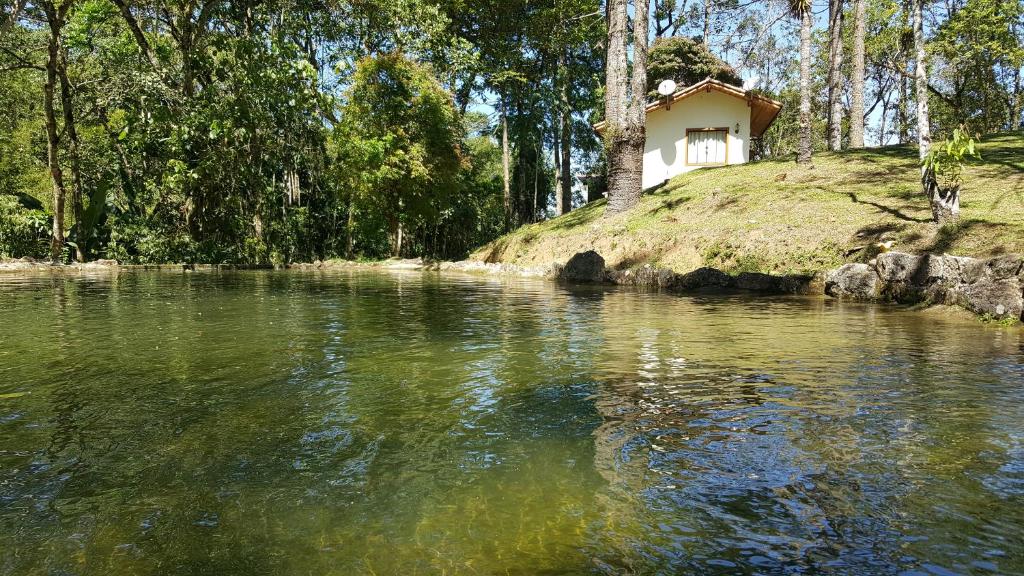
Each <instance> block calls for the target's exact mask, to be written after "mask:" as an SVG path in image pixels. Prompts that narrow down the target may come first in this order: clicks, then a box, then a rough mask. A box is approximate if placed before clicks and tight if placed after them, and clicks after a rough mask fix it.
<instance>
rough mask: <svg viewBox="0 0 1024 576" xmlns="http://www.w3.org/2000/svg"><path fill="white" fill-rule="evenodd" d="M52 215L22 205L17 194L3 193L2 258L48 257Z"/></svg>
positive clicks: (0, 206)
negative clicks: (48, 239)
mask: <svg viewBox="0 0 1024 576" xmlns="http://www.w3.org/2000/svg"><path fill="white" fill-rule="evenodd" d="M49 228H50V217H49V216H48V215H47V214H46V213H45V212H43V211H42V210H33V209H29V208H25V207H24V206H22V205H21V202H19V200H18V198H17V197H15V196H11V195H7V194H0V258H20V257H22V256H29V257H32V258H45V257H46V256H47V252H48V249H49V245H48V243H47V238H48V235H47V232H48V230H49Z"/></svg>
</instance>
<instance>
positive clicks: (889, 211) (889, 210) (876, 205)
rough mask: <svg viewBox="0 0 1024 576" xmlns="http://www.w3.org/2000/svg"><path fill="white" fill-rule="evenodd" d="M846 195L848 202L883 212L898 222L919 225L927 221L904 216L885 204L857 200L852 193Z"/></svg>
mask: <svg viewBox="0 0 1024 576" xmlns="http://www.w3.org/2000/svg"><path fill="white" fill-rule="evenodd" d="M846 195H847V196H849V197H850V200H851V201H852V202H853V203H854V204H864V205H865V206H872V207H874V208H877V209H878V210H880V211H882V212H885V213H886V214H889V215H892V216H895V217H896V218H899V219H900V220H905V221H907V222H917V223H919V224H921V223H924V222H928V221H929V220H928V219H927V218H915V217H913V216H910V215H908V214H905V213H903V212H902V211H901V210H900V209H899V208H893V207H892V206H886V205H885V204H879V203H878V202H871V201H870V200H860V199H858V198H857V195H856V194H854V193H853V192H847V193H846Z"/></svg>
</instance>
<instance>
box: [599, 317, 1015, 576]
mask: <svg viewBox="0 0 1024 576" xmlns="http://www.w3.org/2000/svg"><path fill="white" fill-rule="evenodd" d="M660 303H661V304H662V307H661V308H660V309H658V310H652V308H653V306H650V305H648V304H647V303H646V302H645V301H644V300H643V299H637V298H632V299H628V300H627V299H623V300H621V301H617V300H615V299H614V298H612V297H609V298H606V300H605V310H604V314H603V316H604V317H605V318H607V319H608V320H609V321H608V322H606V324H605V339H606V341H608V342H611V343H614V344H613V345H612V346H610V347H609V348H606V350H605V351H604V352H605V354H604V355H603V356H602V365H601V368H602V372H601V374H602V377H603V379H602V382H601V385H600V388H599V393H598V399H597V400H596V405H597V406H598V408H599V411H600V412H601V414H602V416H603V418H604V422H603V424H602V426H600V427H599V428H598V429H597V431H596V433H595V446H596V454H597V456H596V461H597V464H596V465H597V466H598V468H599V470H601V471H602V473H603V474H604V475H605V477H606V479H607V480H608V482H609V483H610V485H612V486H614V487H617V490H613V491H611V492H610V494H614V495H615V496H612V497H611V500H612V501H613V502H612V507H613V509H615V510H616V514H618V515H622V516H625V517H627V518H630V519H631V520H630V521H631V522H632V523H633V524H635V525H636V526H638V528H637V529H636V532H637V533H639V534H644V533H647V534H653V536H647V537H640V538H638V539H637V540H636V541H635V542H634V545H635V546H636V547H638V548H640V549H644V550H646V551H647V553H648V554H650V555H651V557H653V558H657V559H658V560H656V561H654V563H655V565H661V564H658V563H659V562H671V563H677V564H678V565H679V566H682V567H688V568H689V569H701V570H707V569H709V567H710V565H709V564H707V562H708V561H709V560H711V559H714V558H717V559H720V560H729V561H731V562H735V563H737V564H738V565H740V566H746V567H747V568H749V569H753V568H754V567H756V566H760V567H761V568H762V569H765V568H770V567H772V566H775V567H776V568H781V567H783V566H790V567H797V566H804V567H813V566H818V567H821V566H824V565H826V563H830V562H835V563H838V564H836V566H844V565H845V566H853V565H857V564H858V563H860V564H861V565H863V566H865V567H870V566H872V565H874V566H875V569H878V570H883V571H884V570H886V569H890V568H891V567H892V566H896V565H900V564H901V562H902V563H903V564H904V565H908V566H911V567H913V566H914V565H915V564H914V562H913V561H912V560H910V561H908V559H907V558H906V551H907V550H908V548H907V547H906V546H904V544H903V543H902V541H901V538H903V537H904V536H908V535H911V534H915V533H918V534H919V533H920V531H919V530H918V531H916V532H915V530H914V525H915V524H916V525H917V526H931V527H930V528H929V530H936V531H938V532H937V533H936V534H933V535H931V537H930V539H931V540H933V541H934V540H946V541H948V542H949V548H948V549H953V548H952V547H953V546H960V547H963V546H965V545H966V546H969V547H975V548H976V547H977V543H974V544H970V543H969V542H967V540H966V539H968V538H969V537H970V536H967V534H974V535H975V536H977V535H978V534H979V533H981V532H984V531H985V529H984V527H983V526H981V524H982V523H981V522H979V521H978V519H977V518H970V514H971V513H970V512H968V510H969V509H971V508H972V507H975V508H974V509H975V510H977V509H978V508H976V507H977V506H979V505H980V506H983V507H987V508H992V507H997V508H998V507H1000V504H999V503H998V502H997V501H996V500H995V495H993V494H991V493H990V492H987V491H986V490H984V489H980V486H979V482H978V480H977V479H972V478H971V477H970V476H971V474H972V472H971V471H970V470H969V468H971V466H972V465H973V473H978V474H982V475H986V474H987V477H991V473H992V472H993V468H994V467H998V465H999V463H1000V462H1004V461H1005V459H1004V458H1001V457H996V458H994V459H991V458H990V456H991V454H990V455H985V452H986V450H988V451H989V452H990V453H991V450H992V449H991V447H990V448H986V447H985V444H986V443H987V442H990V440H991V435H990V433H995V434H996V436H999V431H998V430H993V424H997V426H996V427H997V428H998V427H999V426H1001V427H1002V428H1003V430H1004V433H1005V431H1006V430H1007V429H1016V430H1018V431H1019V424H1018V425H1015V426H1011V425H1009V423H1008V422H1006V421H1005V420H1004V421H1002V422H998V423H993V422H992V416H993V414H994V413H996V412H998V413H1000V414H1003V415H1004V418H1005V414H1006V413H1007V412H1006V410H1005V409H1004V407H1005V405H1006V404H1005V402H1006V401H1007V400H1009V398H1007V397H1006V395H1007V394H1011V395H1013V394H1018V395H1019V394H1020V392H1019V388H1018V389H1017V392H1011V391H1010V389H1009V388H1008V387H1007V382H1008V381H1007V380H1006V379H1005V378H1004V379H1002V381H1001V382H997V383H993V382H991V381H990V382H985V381H983V380H979V377H978V372H979V371H981V372H984V373H985V374H992V373H994V372H998V371H997V370H993V368H992V366H990V365H981V366H979V364H978V361H977V360H976V358H979V357H980V358H994V359H996V360H995V361H998V359H999V358H1000V357H1001V354H1004V353H1005V352H996V351H993V350H984V349H982V350H979V349H978V347H977V342H976V341H973V340H970V339H961V338H960V336H959V334H958V333H960V332H962V333H963V334H964V335H967V334H973V335H975V338H976V334H977V332H978V327H977V326H973V325H964V326H960V327H959V328H957V327H956V326H955V325H954V326H943V327H942V329H941V331H940V333H941V334H943V335H944V336H945V337H944V338H941V339H940V338H939V337H937V334H936V333H935V326H934V324H929V323H925V322H920V321H918V322H914V321H913V318H917V317H916V316H910V315H901V314H899V313H898V312H895V313H894V312H892V311H886V312H883V313H880V314H877V316H876V315H875V314H874V313H873V312H874V311H875V310H877V309H874V308H869V309H866V310H865V309H863V308H859V309H858V308H854V309H850V310H845V309H842V308H840V309H834V310H831V311H830V312H829V313H828V314H827V315H823V316H821V317H818V318H816V317H815V316H813V315H810V314H807V311H806V309H804V308H805V304H803V303H797V304H793V303H790V304H789V306H791V307H793V308H795V309H796V310H788V311H787V310H785V308H786V306H787V305H786V304H785V303H784V302H783V303H771V302H769V303H768V304H767V305H766V308H768V309H772V308H775V309H776V310H775V311H778V312H779V316H778V317H773V316H772V313H771V312H768V313H766V312H765V311H764V310H752V309H751V307H750V306H749V305H748V304H746V303H743V302H734V301H730V300H729V299H723V300H720V301H712V302H710V303H701V302H699V301H697V302H694V301H692V300H683V301H681V302H676V303H672V302H666V301H665V300H661V301H660ZM794 312H795V313H794ZM623 318H628V321H625V322H624V321H623ZM929 330H931V331H929ZM809 335H810V338H808V336H809ZM1011 344H1012V343H1011ZM1011 353H1012V352H1011ZM991 361H992V360H984V361H983V364H987V363H989V362H991ZM1016 374H1018V375H1019V374H1020V372H1019V371H1018V372H1016ZM1018 377H1019V376H1018ZM940 379H944V380H941V383H939V384H938V385H936V382H937V381H939V380H940ZM989 380H991V379H990V378H989ZM974 384H978V386H974ZM988 384H994V386H990V385H988ZM964 394H966V396H967V397H962V396H963V395H964ZM956 397H961V398H960V402H959V406H953V405H952V404H951V402H952V401H953V400H954V398H956ZM979 429H980V430H985V431H986V432H985V433H983V434H978V430H979ZM944 440H946V442H944ZM950 440H952V442H951V443H950V442H948V441H950ZM958 450H964V451H965V452H963V453H961V454H960V456H959V457H954V453H955V452H957V451H958ZM980 460H984V461H985V462H980ZM954 476H957V478H953V477H954ZM922 481H923V482H922ZM946 481H951V483H950V484H949V485H947V486H939V485H938V484H941V483H943V482H946ZM951 486H954V487H955V488H952V489H951ZM921 489H923V490H921ZM957 490H962V491H963V492H962V493H959V494H958V493H957ZM936 493H941V494H945V495H946V496H945V497H946V498H948V500H949V501H951V502H952V503H953V504H951V506H952V508H951V509H950V511H949V514H951V515H952V514H955V513H956V511H959V512H961V513H966V514H967V515H968V516H967V517H968V518H969V519H968V520H967V521H965V522H964V521H960V522H958V521H956V520H954V519H952V518H950V517H948V516H947V517H946V518H945V519H944V520H943V522H945V525H946V526H945V527H943V526H939V525H938V523H936V522H934V521H932V519H930V518H928V515H929V514H930V513H933V512H930V511H929V507H931V506H933V505H934V504H935V498H934V496H935V494H936ZM637 494H640V495H642V496H641V497H639V498H632V499H631V498H630V495H637ZM896 511H900V513H899V514H897V513H896ZM908 515H909V518H908ZM949 526H960V527H963V528H964V529H965V530H964V532H962V533H960V534H958V535H957V536H956V537H955V538H953V539H952V540H950V539H949V538H948V536H949V534H956V533H957V531H956V530H953V531H952V532H949V531H948V527H949ZM942 532H946V534H942V535H941V536H940V534H941V533H942ZM937 536H938V538H936V537H937ZM915 546H921V547H922V548H924V547H928V549H927V550H924V549H922V555H921V556H922V557H929V556H930V557H933V558H935V557H942V554H944V553H945V552H937V547H934V546H932V544H920V545H910V548H909V549H913V548H914V547H915ZM758 555H760V556H762V557H761V558H756V556H758ZM752 558H756V562H755V561H754V560H752ZM901 558H902V560H901Z"/></svg>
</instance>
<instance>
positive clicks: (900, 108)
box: [896, 75, 910, 144]
mask: <svg viewBox="0 0 1024 576" xmlns="http://www.w3.org/2000/svg"><path fill="white" fill-rule="evenodd" d="M909 82H910V79H909V78H907V77H906V76H902V75H901V76H900V78H899V83H900V101H899V103H898V105H897V107H896V116H897V118H896V122H897V123H898V124H899V126H898V127H897V131H898V134H897V138H898V140H899V143H900V144H906V143H907V142H910V88H909V86H908V84H909Z"/></svg>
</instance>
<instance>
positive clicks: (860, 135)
mask: <svg viewBox="0 0 1024 576" xmlns="http://www.w3.org/2000/svg"><path fill="white" fill-rule="evenodd" d="M864 1H865V0H853V72H852V78H851V79H850V148H853V149H858V148H863V147H864V58H865V55H864V17H865V16H864ZM886 108H888V106H886ZM884 123H885V110H883V112H882V124H883V126H882V129H881V131H882V134H881V135H880V138H882V139H883V140H884V138H885V128H884Z"/></svg>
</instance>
